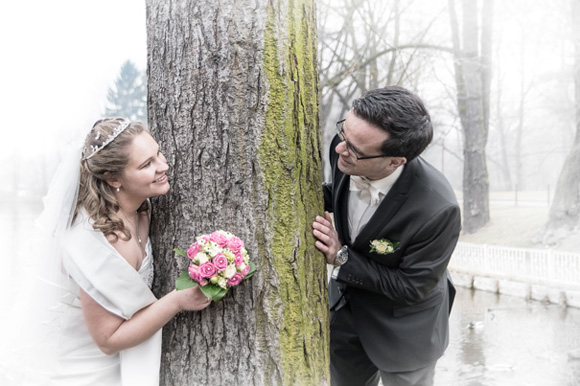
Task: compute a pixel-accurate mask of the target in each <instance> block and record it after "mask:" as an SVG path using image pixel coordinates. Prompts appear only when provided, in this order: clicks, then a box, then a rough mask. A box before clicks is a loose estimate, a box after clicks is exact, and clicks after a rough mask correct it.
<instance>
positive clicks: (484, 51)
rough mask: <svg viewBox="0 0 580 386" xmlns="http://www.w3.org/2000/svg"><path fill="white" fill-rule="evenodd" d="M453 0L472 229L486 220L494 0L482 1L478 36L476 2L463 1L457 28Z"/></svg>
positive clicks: (468, 226)
mask: <svg viewBox="0 0 580 386" xmlns="http://www.w3.org/2000/svg"><path fill="white" fill-rule="evenodd" d="M455 1H456V0H449V15H450V22H451V32H452V40H453V47H454V50H455V79H456V84H457V106H458V108H457V110H458V112H459V117H460V119H461V126H462V128H463V134H464V142H463V143H464V145H463V157H464V163H463V229H464V230H465V231H466V232H468V233H474V232H477V230H478V229H480V228H481V227H482V226H484V225H485V224H486V223H487V222H488V221H489V181H488V175H487V162H486V157H485V147H486V144H487V135H488V131H489V100H490V84H491V37H492V33H491V26H492V15H493V0H484V1H483V10H482V15H481V19H482V21H481V26H482V28H481V40H480V39H479V36H480V35H479V31H480V30H479V27H478V26H479V25H480V23H479V22H478V17H479V12H478V8H477V2H476V1H473V0H463V1H462V11H463V17H462V19H461V20H462V29H461V32H460V28H459V18H458V16H457V12H456V9H455ZM480 44H481V52H480V50H479V47H480Z"/></svg>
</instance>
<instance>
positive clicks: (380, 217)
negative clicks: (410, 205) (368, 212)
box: [353, 159, 417, 247]
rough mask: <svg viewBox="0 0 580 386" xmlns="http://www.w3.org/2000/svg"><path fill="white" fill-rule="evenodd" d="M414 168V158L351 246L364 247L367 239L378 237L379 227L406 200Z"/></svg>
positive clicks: (385, 222) (389, 218)
mask: <svg viewBox="0 0 580 386" xmlns="http://www.w3.org/2000/svg"><path fill="white" fill-rule="evenodd" d="M416 168H417V160H416V159H415V160H413V161H411V162H409V163H408V164H407V165H405V168H404V169H403V172H402V173H401V176H400V177H399V179H398V180H397V182H395V184H394V185H393V187H392V188H391V190H389V193H387V195H386V196H385V198H384V199H383V201H382V202H381V204H380V205H379V207H378V208H377V210H376V211H375V213H374V214H373V215H372V217H371V218H370V219H369V221H368V222H367V224H366V225H365V226H364V227H363V228H362V229H361V231H360V232H359V234H358V236H357V237H356V239H355V240H354V242H353V247H354V246H356V245H358V246H360V247H364V246H365V245H366V244H367V243H368V240H372V239H374V238H377V237H378V235H379V232H380V231H381V229H383V228H384V226H385V224H387V223H388V222H389V221H390V220H391V219H392V218H393V216H394V215H395V213H397V210H399V208H400V207H401V205H403V203H404V202H405V201H406V200H407V197H408V196H409V189H410V187H411V184H412V182H413V177H414V175H415V170H416Z"/></svg>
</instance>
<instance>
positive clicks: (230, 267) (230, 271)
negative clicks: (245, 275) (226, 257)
mask: <svg viewBox="0 0 580 386" xmlns="http://www.w3.org/2000/svg"><path fill="white" fill-rule="evenodd" d="M235 273H236V266H235V265H233V264H229V265H228V266H227V267H226V270H225V271H224V276H225V277H226V279H231V277H232V276H234V274H235Z"/></svg>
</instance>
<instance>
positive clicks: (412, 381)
mask: <svg viewBox="0 0 580 386" xmlns="http://www.w3.org/2000/svg"><path fill="white" fill-rule="evenodd" d="M337 133H338V135H337V136H336V137H335V138H334V140H333V142H332V145H331V152H330V153H331V154H330V163H331V167H332V172H333V179H332V183H331V184H324V186H323V191H324V202H325V210H326V211H327V212H325V216H324V217H321V216H317V217H316V220H315V221H314V223H313V234H314V236H315V237H316V238H317V241H316V247H317V248H318V249H319V250H320V251H322V252H323V253H324V254H325V256H326V261H327V262H328V263H329V264H333V265H334V269H333V271H332V277H331V279H330V284H329V298H330V299H329V300H330V311H331V313H330V315H331V321H330V372H331V385H335V386H338V385H344V386H357V385H361V386H362V385H377V384H378V381H379V377H380V378H381V379H382V382H383V384H384V385H385V386H391V385H405V386H410V385H416V386H419V385H421V386H427V385H433V378H434V373H435V364H436V363H437V360H438V359H439V357H441V355H443V352H444V351H445V349H446V347H447V345H448V342H449V337H448V333H449V312H450V311H451V305H452V303H453V296H454V294H455V289H454V288H453V285H452V283H451V281H450V279H449V276H448V272H447V264H448V263H449V259H450V257H451V253H452V252H453V249H454V248H455V244H456V243H457V238H458V237H459V231H460V227H461V220H460V211H459V206H458V205H457V200H456V198H455V195H454V193H453V190H452V189H451V186H450V185H449V183H448V182H447V180H446V179H445V177H444V176H443V175H442V174H441V173H440V172H439V171H437V170H436V169H435V168H434V167H433V166H431V165H430V164H429V163H427V162H426V161H425V160H423V159H422V158H420V157H419V155H420V154H421V153H422V152H423V150H425V148H426V147H427V145H428V144H429V143H430V142H431V139H432V137H433V127H432V125H431V119H430V117H429V113H428V112H427V110H426V109H425V106H424V105H423V102H422V101H421V99H420V98H419V97H418V96H417V95H415V94H413V93H412V92H410V91H408V90H406V89H404V88H402V87H398V86H389V87H385V88H381V89H376V90H372V91H369V92H367V93H366V94H365V95H364V96H362V97H361V98H360V99H357V100H355V101H354V103H353V106H352V109H351V110H350V111H349V112H348V114H347V115H346V118H345V119H344V120H342V121H339V122H338V123H337ZM332 149H334V151H332ZM328 212H333V213H334V221H335V224H334V226H333V224H332V222H331V217H330V215H329V213H328Z"/></svg>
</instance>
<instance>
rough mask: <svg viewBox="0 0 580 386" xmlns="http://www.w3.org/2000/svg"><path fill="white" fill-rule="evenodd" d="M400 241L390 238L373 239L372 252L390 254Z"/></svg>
mask: <svg viewBox="0 0 580 386" xmlns="http://www.w3.org/2000/svg"><path fill="white" fill-rule="evenodd" d="M398 246H399V242H398V241H396V242H393V241H390V240H389V239H380V240H373V241H371V252H375V253H378V254H379V255H388V254H389V253H393V252H395V250H396V249H397V247H398Z"/></svg>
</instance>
